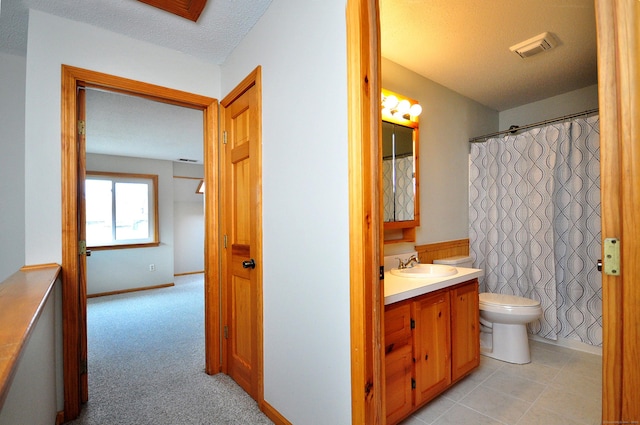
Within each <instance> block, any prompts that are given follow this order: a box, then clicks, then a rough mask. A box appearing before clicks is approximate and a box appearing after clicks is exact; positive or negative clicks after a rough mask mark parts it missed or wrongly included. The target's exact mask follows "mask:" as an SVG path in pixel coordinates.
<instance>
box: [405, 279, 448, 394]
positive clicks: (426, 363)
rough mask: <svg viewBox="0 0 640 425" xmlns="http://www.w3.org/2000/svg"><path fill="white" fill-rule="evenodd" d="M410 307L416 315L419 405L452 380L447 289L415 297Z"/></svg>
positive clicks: (414, 341) (416, 363) (414, 345)
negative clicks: (416, 298) (418, 297)
mask: <svg viewBox="0 0 640 425" xmlns="http://www.w3.org/2000/svg"><path fill="white" fill-rule="evenodd" d="M412 311H413V317H414V318H415V319H414V320H415V328H414V334H413V335H414V339H413V352H414V356H415V357H414V358H415V371H414V374H415V378H414V379H415V387H416V388H415V404H416V405H420V404H422V403H425V402H427V401H429V400H431V399H432V398H434V397H435V396H436V395H438V394H440V393H441V392H442V391H444V390H445V389H446V388H447V387H448V386H449V384H451V330H450V325H449V321H450V312H449V291H441V292H436V293H435V294H433V295H428V296H425V297H422V298H420V299H419V300H416V301H414V302H413V303H412Z"/></svg>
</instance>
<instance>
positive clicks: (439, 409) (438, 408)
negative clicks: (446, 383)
mask: <svg viewBox="0 0 640 425" xmlns="http://www.w3.org/2000/svg"><path fill="white" fill-rule="evenodd" d="M455 404H456V403H455V402H454V401H453V400H451V399H448V398H446V397H438V398H436V399H435V400H432V401H430V402H429V404H427V405H426V406H424V407H423V408H422V409H420V410H418V411H417V412H416V413H414V414H413V416H414V417H416V418H417V419H420V421H422V422H423V423H427V424H432V423H433V422H435V420H436V419H438V418H439V417H440V416H442V415H443V414H445V412H447V411H448V410H449V409H451V408H452V407H453V406H454V405H455ZM403 425H405V424H404V423H403Z"/></svg>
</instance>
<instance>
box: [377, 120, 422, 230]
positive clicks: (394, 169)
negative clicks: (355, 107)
mask: <svg viewBox="0 0 640 425" xmlns="http://www.w3.org/2000/svg"><path fill="white" fill-rule="evenodd" d="M414 164H415V161H414V154H413V128H410V127H405V126H402V125H399V124H394V123H391V122H387V121H383V122H382V178H383V189H384V193H383V202H384V214H383V216H384V221H385V222H389V221H411V220H414V219H415V169H414Z"/></svg>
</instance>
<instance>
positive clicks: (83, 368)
mask: <svg viewBox="0 0 640 425" xmlns="http://www.w3.org/2000/svg"><path fill="white" fill-rule="evenodd" d="M88 372H89V368H88V366H87V360H86V359H82V360H80V374H81V375H86V374H87V373H88Z"/></svg>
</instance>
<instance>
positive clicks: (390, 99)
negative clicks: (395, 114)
mask: <svg viewBox="0 0 640 425" xmlns="http://www.w3.org/2000/svg"><path fill="white" fill-rule="evenodd" d="M382 105H383V106H384V107H385V108H387V109H394V108H395V107H396V106H398V98H397V97H395V96H394V95H390V96H387V97H386V98H385V99H384V102H383V103H382Z"/></svg>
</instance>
